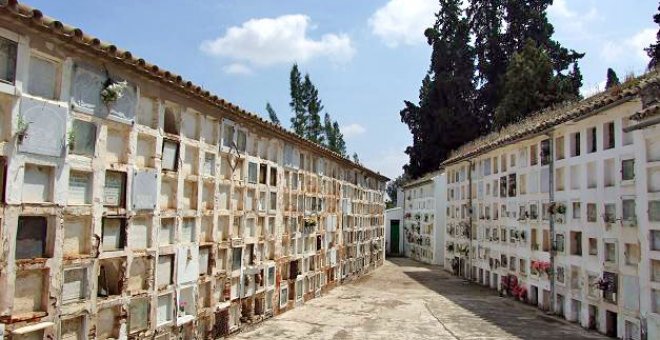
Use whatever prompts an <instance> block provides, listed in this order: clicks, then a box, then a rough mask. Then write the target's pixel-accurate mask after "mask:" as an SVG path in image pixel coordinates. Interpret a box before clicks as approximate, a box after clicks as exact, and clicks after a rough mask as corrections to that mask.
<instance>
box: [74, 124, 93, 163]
mask: <svg viewBox="0 0 660 340" xmlns="http://www.w3.org/2000/svg"><path fill="white" fill-rule="evenodd" d="M67 138H68V141H67V142H68V146H69V153H71V154H74V155H80V156H87V157H92V156H94V151H95V150H96V124H94V123H91V122H86V121H82V120H78V119H74V120H73V123H72V124H71V131H70V132H69V136H67Z"/></svg>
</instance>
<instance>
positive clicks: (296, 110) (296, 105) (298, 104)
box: [289, 64, 307, 137]
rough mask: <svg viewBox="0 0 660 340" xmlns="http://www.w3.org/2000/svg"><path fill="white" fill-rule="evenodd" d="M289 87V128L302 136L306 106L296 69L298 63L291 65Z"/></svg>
mask: <svg viewBox="0 0 660 340" xmlns="http://www.w3.org/2000/svg"><path fill="white" fill-rule="evenodd" d="M289 88H290V94H291V102H289V106H290V107H291V110H292V111H293V117H291V129H292V130H293V132H294V133H295V134H296V135H298V136H300V137H304V136H305V127H306V125H307V117H306V112H307V108H306V105H305V100H304V93H303V83H302V79H301V75H300V71H299V70H298V64H293V67H291V73H290V75H289Z"/></svg>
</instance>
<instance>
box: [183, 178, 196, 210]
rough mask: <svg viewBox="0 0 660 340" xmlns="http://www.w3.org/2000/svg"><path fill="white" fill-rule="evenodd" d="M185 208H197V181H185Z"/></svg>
mask: <svg viewBox="0 0 660 340" xmlns="http://www.w3.org/2000/svg"><path fill="white" fill-rule="evenodd" d="M183 209H184V210H197V182H194V181H185V182H183Z"/></svg>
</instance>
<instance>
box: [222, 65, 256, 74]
mask: <svg viewBox="0 0 660 340" xmlns="http://www.w3.org/2000/svg"><path fill="white" fill-rule="evenodd" d="M222 70H223V71H225V73H227V74H235V75H243V76H248V75H251V74H252V69H251V68H249V67H247V66H245V65H243V64H241V63H233V64H229V65H227V66H225V67H223V68H222Z"/></svg>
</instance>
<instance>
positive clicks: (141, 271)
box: [128, 257, 152, 295]
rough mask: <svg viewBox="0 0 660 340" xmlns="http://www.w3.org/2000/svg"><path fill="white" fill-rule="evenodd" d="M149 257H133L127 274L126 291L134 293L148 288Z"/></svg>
mask: <svg viewBox="0 0 660 340" xmlns="http://www.w3.org/2000/svg"><path fill="white" fill-rule="evenodd" d="M151 272H152V270H151V258H150V257H134V258H133V260H132V261H131V269H130V271H129V275H128V291H129V293H130V294H132V295H134V294H137V293H140V292H142V291H146V290H148V289H149V276H150V275H149V274H150V273H151Z"/></svg>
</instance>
